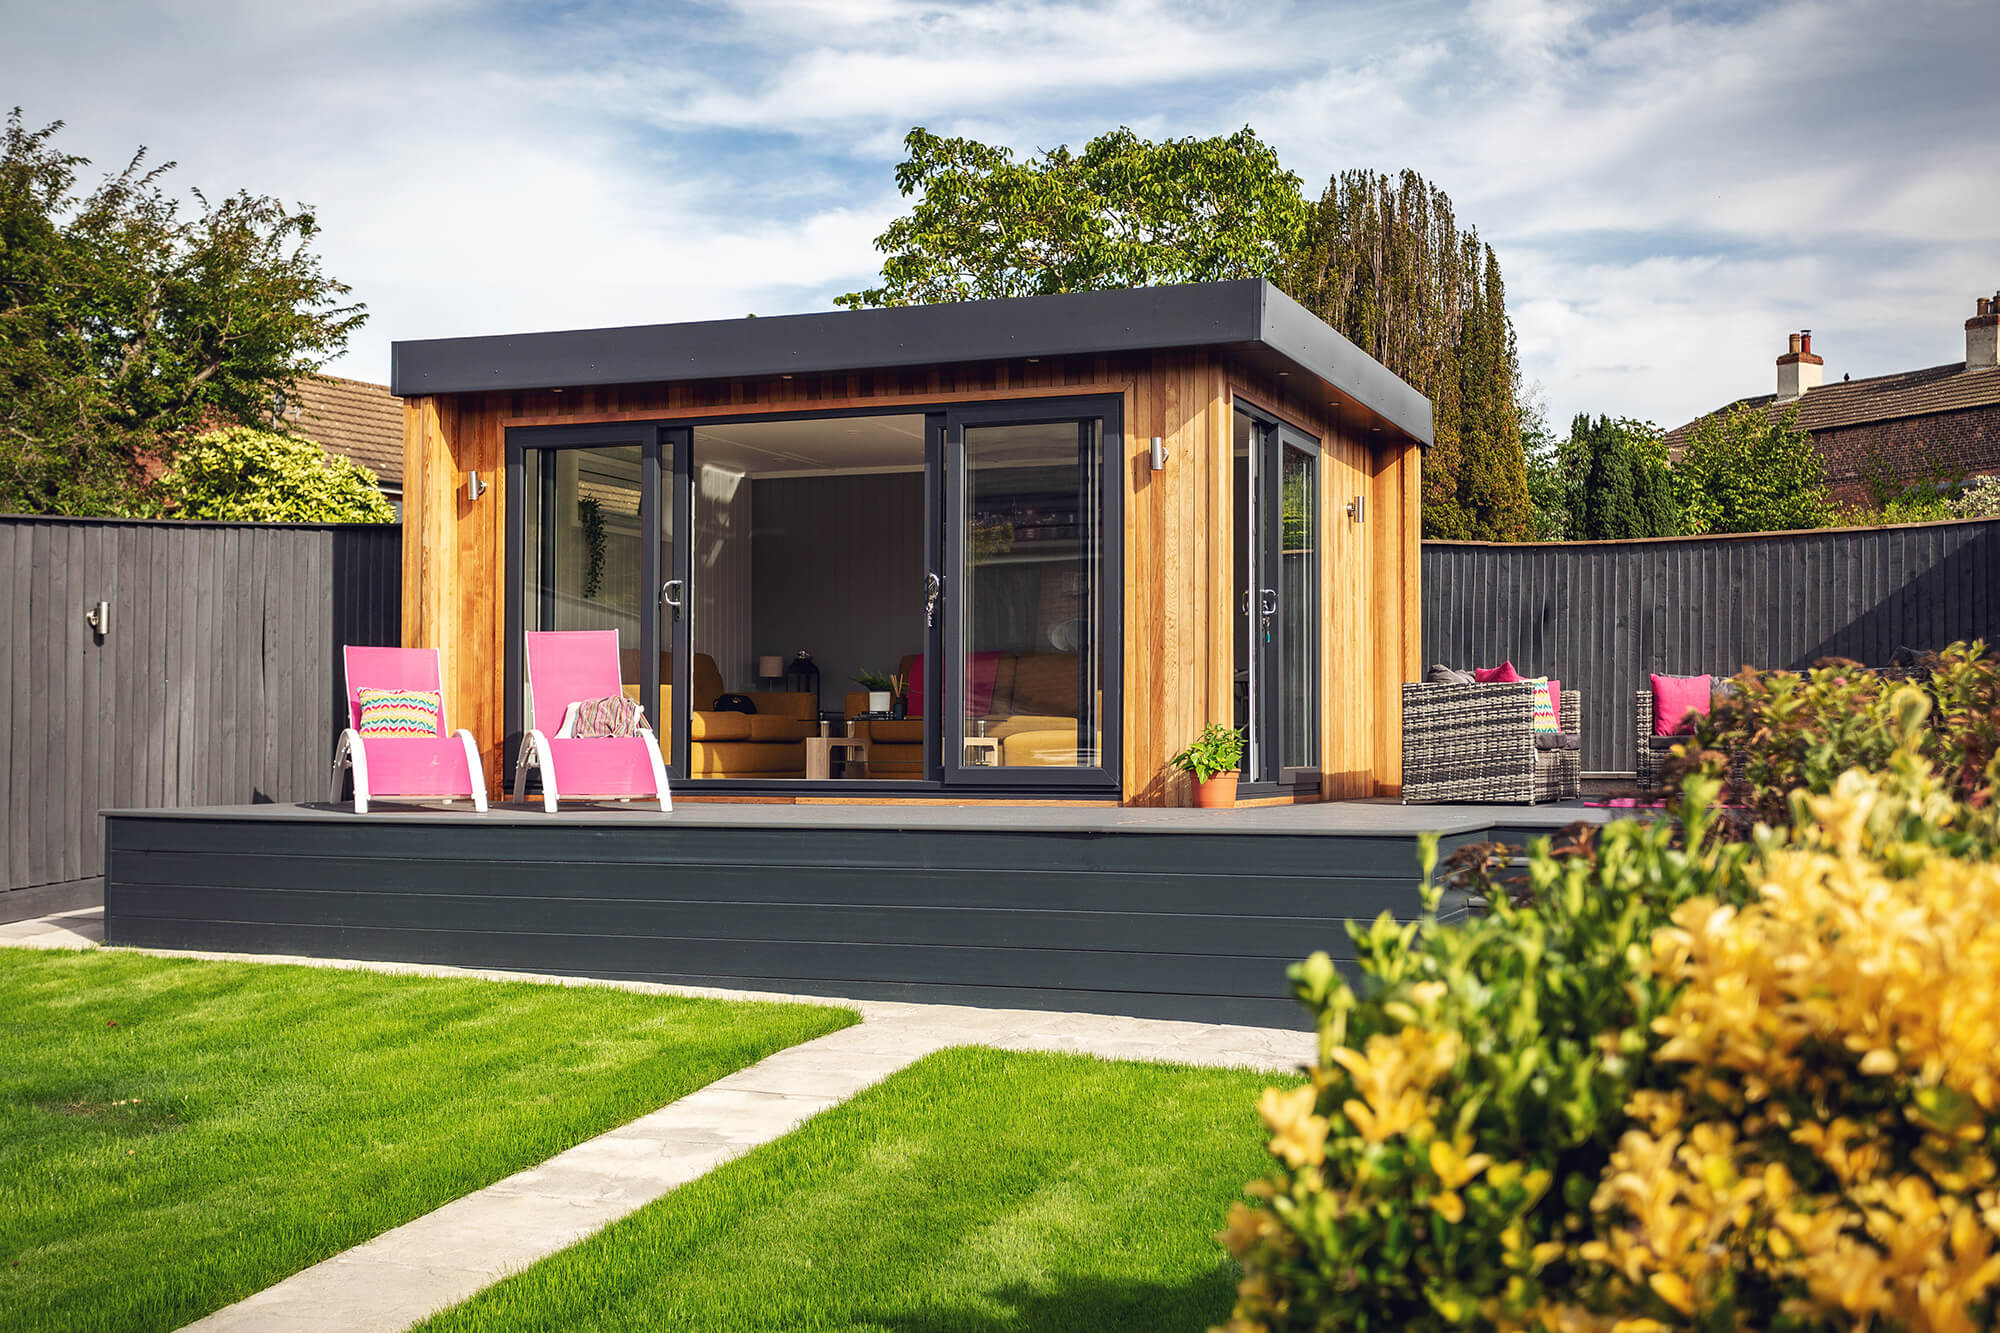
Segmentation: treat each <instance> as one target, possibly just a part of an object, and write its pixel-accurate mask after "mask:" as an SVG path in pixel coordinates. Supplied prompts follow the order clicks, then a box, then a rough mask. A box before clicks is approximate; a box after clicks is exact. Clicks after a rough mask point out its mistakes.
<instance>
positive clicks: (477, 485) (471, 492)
mask: <svg viewBox="0 0 2000 1333" xmlns="http://www.w3.org/2000/svg"><path fill="white" fill-rule="evenodd" d="M486 491H487V486H486V483H485V482H483V481H481V480H480V479H479V473H478V472H476V471H475V472H468V473H466V474H465V498H466V499H468V500H477V499H478V498H479V497H480V496H482V495H484V494H486Z"/></svg>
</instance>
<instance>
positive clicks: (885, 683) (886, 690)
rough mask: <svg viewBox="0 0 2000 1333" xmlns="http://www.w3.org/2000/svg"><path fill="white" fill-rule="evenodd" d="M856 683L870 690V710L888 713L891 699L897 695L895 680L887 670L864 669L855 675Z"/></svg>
mask: <svg viewBox="0 0 2000 1333" xmlns="http://www.w3.org/2000/svg"><path fill="white" fill-rule="evenodd" d="M854 683H855V684H856V685H859V686H860V687H861V688H862V689H864V690H866V691H868V711H869V712H871V713H886V712H888V711H889V701H890V700H891V699H893V698H894V697H895V693H896V687H895V681H894V680H893V679H891V677H890V675H889V673H888V672H886V671H873V670H870V671H863V672H861V673H859V674H858V675H856V676H855V677H854Z"/></svg>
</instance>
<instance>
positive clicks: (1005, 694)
mask: <svg viewBox="0 0 2000 1333" xmlns="http://www.w3.org/2000/svg"><path fill="white" fill-rule="evenodd" d="M1120 408H1121V403H1120V400H1119V399H1117V398H1109V397H1092V398H1066V399H1046V400H1040V401H1035V402H1023V403H1014V404H1004V405H1000V404H995V405H991V406H982V407H976V408H960V409H954V410H952V411H949V412H947V413H946V414H945V449H944V470H945V506H944V511H945V524H944V526H945V531H944V558H945V559H944V565H945V567H944V570H943V577H942V579H941V580H940V583H941V590H942V601H943V612H944V616H943V619H944V636H943V638H944V642H943V654H944V672H943V675H944V686H945V693H944V703H943V707H942V710H941V713H942V716H941V718H940V721H941V722H942V723H943V733H944V734H943V736H942V741H943V745H944V778H945V782H946V783H947V784H948V785H954V786H982V787H1003V788H1004V787H1032V788H1040V789H1045V790H1046V789H1051V788H1073V789H1078V790H1101V789H1109V790H1112V791H1116V790H1117V788H1118V783H1119V773H1120V753H1119V745H1120V729H1119V708H1120V681H1121V674H1122V673H1121V654H1120V641H1121V634H1122V621H1121V615H1120V611H1121V596H1120V593H1121V588H1120V579H1121V577H1122V568H1123V565H1122V559H1121V555H1120V552H1121V543H1120V536H1121V532H1122V527H1121V515H1120V513H1119V496H1120V494H1121V489H1120V477H1119V474H1118V472H1117V469H1116V466H1115V462H1114V460H1116V459H1118V458H1119V457H1121V456H1122V452H1123V447H1122V442H1123V428H1122V422H1121V420H1120Z"/></svg>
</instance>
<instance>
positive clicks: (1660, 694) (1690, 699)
mask: <svg viewBox="0 0 2000 1333" xmlns="http://www.w3.org/2000/svg"><path fill="white" fill-rule="evenodd" d="M1651 680H1652V682H1653V734H1654V735H1655V736H1682V735H1686V734H1687V733H1688V732H1691V731H1693V730H1694V719H1695V718H1696V717H1707V716H1708V708H1709V702H1710V700H1711V699H1712V698H1713V697H1714V685H1715V682H1714V678H1713V677H1711V676H1653V677H1651Z"/></svg>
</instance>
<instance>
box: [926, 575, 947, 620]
mask: <svg viewBox="0 0 2000 1333" xmlns="http://www.w3.org/2000/svg"><path fill="white" fill-rule="evenodd" d="M943 600H944V580H943V579H941V578H939V577H938V576H937V575H936V574H929V573H927V574H925V575H924V628H926V629H930V628H933V627H935V626H936V624H937V612H938V603H939V602H942V601H943Z"/></svg>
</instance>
